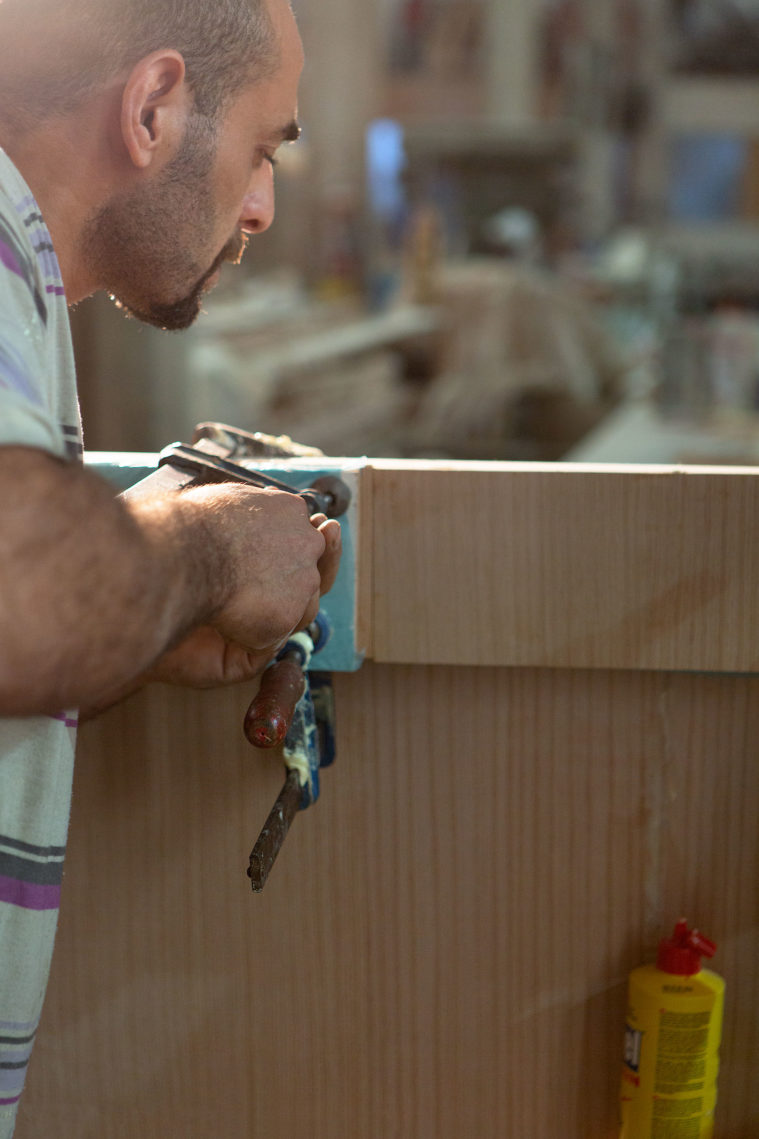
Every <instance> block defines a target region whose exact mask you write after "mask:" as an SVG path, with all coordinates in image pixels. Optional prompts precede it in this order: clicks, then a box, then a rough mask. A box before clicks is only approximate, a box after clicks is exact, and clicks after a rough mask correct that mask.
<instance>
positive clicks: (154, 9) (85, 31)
mask: <svg viewBox="0 0 759 1139" xmlns="http://www.w3.org/2000/svg"><path fill="white" fill-rule="evenodd" d="M4 17H7V18H8V19H9V20H10V28H11V29H12V28H13V26H14V21H15V26H16V28H17V30H18V29H19V28H20V29H21V31H22V32H26V35H27V42H28V37H29V34H30V29H32V28H34V29H38V30H35V31H34V43H35V46H37V45H38V46H39V48H40V59H41V60H42V61H43V64H44V65H43V66H42V67H41V68H40V69H39V73H38V74H35V68H34V67H33V66H30V61H29V59H28V58H27V59H26V62H25V67H24V68H23V70H19V71H18V72H17V73H16V74H15V75H14V74H13V72H14V71H15V68H14V67H13V65H12V61H11V64H10V75H9V72H8V68H4V67H3V66H2V65H3V64H4V63H5V60H4V59H3V55H4V53H3V50H2V43H1V41H2V38H3V36H2V25H3V24H4V23H5V22H6V20H5V19H4ZM46 17H48V18H47V19H46ZM25 24H26V27H25ZM45 29H47V35H46V31H45ZM51 29H53V31H51ZM53 34H55V35H56V36H57V43H55V44H51V43H47V42H46V40H48V39H52V36H53ZM11 44H12V37H11V38H10V41H9V40H6V45H7V46H8V47H9V48H10V46H11ZM168 48H173V49H175V50H176V51H178V52H180V53H181V54H182V56H183V57H184V60H185V66H186V68H187V82H188V85H189V87H190V89H191V90H192V93H193V96H194V100H195V110H196V111H197V113H198V114H201V115H204V116H207V117H209V118H216V117H217V116H218V114H219V113H220V111H221V110H222V109H223V107H224V106H225V105H226V103H227V102H229V100H230V99H231V98H233V97H234V96H235V95H236V94H237V93H238V92H239V91H240V89H241V88H242V87H244V86H245V85H246V84H247V83H248V82H253V81H255V80H258V79H266V78H267V77H269V76H270V75H271V74H272V72H273V71H275V70H276V67H277V64H278V61H279V51H278V41H277V36H276V33H275V30H274V26H273V23H272V20H271V17H270V15H269V12H268V8H267V3H266V0H0V72H2V71H5V76H6V81H5V82H4V80H3V77H2V74H0V94H2V95H4V96H5V97H6V98H10V101H11V105H14V104H15V105H16V106H17V109H18V110H19V111H20V112H23V111H24V110H26V112H27V113H30V114H32V116H33V117H34V118H36V119H39V118H45V117H47V116H48V115H54V114H56V113H66V112H69V111H71V110H73V109H75V108H76V107H77V106H78V105H79V103H80V102H81V100H82V99H83V98H84V97H86V96H87V95H88V94H90V93H91V92H93V91H94V90H96V89H97V88H98V87H99V86H100V85H102V84H104V83H106V82H107V81H108V80H109V79H110V78H111V77H112V76H115V75H118V74H120V73H121V72H123V71H125V70H128V69H131V67H133V66H134V65H135V64H136V63H137V62H138V61H139V60H140V59H142V58H144V57H145V56H146V55H149V54H150V53H151V52H154V51H159V50H161V49H168Z"/></svg>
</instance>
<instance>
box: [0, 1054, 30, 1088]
mask: <svg viewBox="0 0 759 1139" xmlns="http://www.w3.org/2000/svg"><path fill="white" fill-rule="evenodd" d="M28 1066H29V1061H28V1060H27V1062H26V1064H24V1066H23V1068H15V1069H11V1070H6V1071H0V1095H3V1094H5V1095H8V1094H10V1095H13V1094H14V1092H15V1093H16V1094H17V1095H20V1094H21V1089H22V1088H23V1086H24V1080H25V1079H26V1072H27V1068H28Z"/></svg>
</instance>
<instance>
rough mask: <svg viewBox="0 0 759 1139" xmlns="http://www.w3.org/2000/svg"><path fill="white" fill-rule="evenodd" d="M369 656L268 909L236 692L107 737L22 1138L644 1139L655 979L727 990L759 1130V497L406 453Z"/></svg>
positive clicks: (110, 727) (81, 797)
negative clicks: (635, 1025) (684, 943)
mask: <svg viewBox="0 0 759 1139" xmlns="http://www.w3.org/2000/svg"><path fill="white" fill-rule="evenodd" d="M363 479H364V487H363V491H362V500H363V503H362V505H363V511H362V512H363V519H364V531H363V536H362V550H363V557H362V560H361V563H360V566H361V568H360V588H361V593H362V597H363V603H362V613H363V617H364V628H363V632H362V634H361V635H362V636H363V637H364V639H365V647H366V649H367V655H368V660H367V663H366V664H365V666H364V667H363V669H362V670H361V671H360V672H358V673H356V674H352V675H349V674H345V675H340V676H338V677H337V678H336V680H337V695H338V717H339V741H338V742H339V753H338V762H337V765H336V766H335V767H334V768H333V769H332V770H330V771H328V772H325V775H324V779H323V793H322V798H321V800H320V801H319V803H318V804H317V805H316V806H315V807H314V808H313V809H312V810H311V811H309V812H307V813H305V814H303V815H302V816H300V817H299V818H298V819H297V820H296V822H295V824H294V827H293V830H292V832H291V834H290V836H289V837H288V839H287V842H286V845H285V847H284V849H283V852H282V854H281V856H280V860H279V861H278V863H277V865H276V867H275V869H274V871H273V873H272V876H271V879H270V881H269V883H268V885H267V886H266V889H265V890H264V893H263V894H262V895H260V896H253V895H252V894H251V893H250V891H249V888H248V882H247V879H246V877H245V866H246V864H247V856H248V853H249V850H250V847H251V845H252V840H253V839H254V838H255V835H256V833H257V831H258V829H259V826H260V824H261V822H262V821H263V818H264V817H265V814H266V812H267V810H268V808H269V806H270V804H271V802H272V801H273V798H274V796H275V795H276V793H277V791H278V789H279V786H280V784H281V780H282V774H281V768H280V767H279V766H278V765H277V764H274V763H272V762H271V760H270V759H268V760H267V759H264V758H261V757H260V756H258V755H255V756H254V755H253V754H252V753H251V751H250V749H249V747H248V745H247V744H246V743H245V741H244V739H243V737H242V733H241V728H240V723H241V707H243V706H244V705H245V703H246V700H245V698H244V695H241V693H240V692H238V691H232V692H225V693H216V694H214V693H205V694H190V693H184V692H180V691H174V690H168V689H156V690H154V691H152V692H147V693H144V694H141V695H140V696H138V697H137V698H135V699H133V700H132V701H130V702H129V703H127V704H125V705H124V706H122V707H120V708H117V709H115V710H113V711H112V712H111V713H109V714H108V715H106V716H105V717H103V718H102V719H101V720H100V721H98V722H96V723H94V724H92V725H89V726H88V727H86V728H85V729H83V730H82V733H81V747H80V754H79V760H78V775H77V783H76V792H75V801H74V813H73V819H72V831H71V841H70V849H69V855H68V861H67V873H66V881H65V886H64V902H63V913H62V918H61V927H60V934H59V939H58V945H57V950H56V957H55V962H54V969H53V977H52V983H51V988H50V991H49V996H48V1001H47V1006H46V1014H45V1017H44V1020H43V1027H42V1030H41V1033H40V1036H39V1040H38V1043H37V1046H36V1049H35V1056H34V1059H33V1062H32V1067H31V1072H30V1077H29V1082H28V1089H27V1093H26V1096H25V1100H24V1102H23V1105H22V1112H21V1120H20V1123H19V1127H18V1133H17V1134H18V1139H39V1137H40V1136H51V1137H52V1136H55V1139H169V1137H172V1139H174V1137H177V1139H475V1137H476V1139H558V1137H559V1136H561V1139H612V1137H613V1136H615V1133H616V1098H617V1088H618V1078H619V1070H620V1055H621V1048H622V1036H623V1028H624V1016H625V995H624V988H625V978H626V974H627V972H628V970H629V969H630V968H631V967H632V966H634V965H637V964H639V963H640V962H641V961H642V960H644V959H646V958H648V957H649V956H650V953H651V951H652V950H653V949H654V947H655V943H656V940H657V938H658V937H659V936H660V935H662V934H663V933H668V932H669V930H670V927H671V925H672V924H673V923H674V921H675V919H677V918H678V917H680V916H681V914H682V915H685V916H687V917H688V918H689V919H690V920H691V921H692V922H693V923H695V924H698V925H699V926H700V927H701V928H702V929H703V930H704V932H706V933H708V934H709V935H710V936H712V937H713V938H714V939H715V940H716V941H717V942H718V943H719V950H718V956H717V958H716V960H715V962H714V965H713V967H714V968H715V969H716V970H717V971H718V972H720V973H722V974H723V975H724V976H725V978H726V980H727V985H728V988H727V1010H726V1019H725V1032H724V1041H723V1051H722V1070H721V1073H720V1080H719V1103H718V1115H717V1121H718V1122H717V1131H716V1135H717V1136H718V1137H719V1139H755V1136H756V1135H757V1134H759V1085H758V1084H757V1081H756V1079H755V1065H756V1058H757V1056H759V980H758V974H759V970H757V962H758V961H759V892H758V891H757V879H758V877H759V826H758V825H757V818H758V817H759V764H758V763H757V759H756V757H757V750H758V741H759V675H756V674H757V673H758V672H759V476H758V475H757V474H756V473H755V471H754V470H737V469H724V468H722V469H714V470H711V469H696V468H691V469H680V470H676V469H667V468H642V467H638V468H628V469H616V468H583V467H572V466H560V465H557V466H550V467H548V466H546V467H540V466H514V465H495V464H460V465H457V466H451V465H450V464H447V465H442V464H421V463H418V464H409V463H391V462H376V463H373V464H370V466H369V467H368V468H367V470H366V471H365V472H364V475H363Z"/></svg>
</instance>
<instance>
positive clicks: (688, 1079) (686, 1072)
mask: <svg viewBox="0 0 759 1139" xmlns="http://www.w3.org/2000/svg"><path fill="white" fill-rule="evenodd" d="M709 1021H710V1013H709V1012H670V1011H663V1012H662V1013H661V1016H660V1017H659V1047H658V1050H657V1057H656V1074H655V1084H654V1092H655V1093H657V1094H658V1095H672V1094H675V1093H677V1092H689V1091H697V1090H698V1091H700V1090H701V1089H703V1086H704V1078H705V1075H706V1050H707V1045H708V1043H709ZM698 1110H699V1111H700V1110H701V1108H700V1106H699V1108H698Z"/></svg>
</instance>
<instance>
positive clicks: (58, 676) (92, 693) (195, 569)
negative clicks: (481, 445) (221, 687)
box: [0, 447, 340, 716]
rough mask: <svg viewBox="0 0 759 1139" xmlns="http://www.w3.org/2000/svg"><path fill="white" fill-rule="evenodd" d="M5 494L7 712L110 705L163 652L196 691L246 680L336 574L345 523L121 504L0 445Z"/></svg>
mask: <svg viewBox="0 0 759 1139" xmlns="http://www.w3.org/2000/svg"><path fill="white" fill-rule="evenodd" d="M0 484H2V486H3V496H2V499H0V531H2V535H3V542H2V553H1V554H0V714H2V715H6V716H32V715H39V714H45V713H52V714H55V713H57V712H60V711H61V710H62V709H66V708H76V707H80V708H84V709H89V710H91V711H92V710H96V709H100V708H103V707H106V706H107V705H108V704H109V703H113V702H114V700H115V699H116V698H117V697H118V696H121V695H126V694H127V693H128V692H129V691H134V690H135V689H136V688H137V687H139V686H140V685H141V683H142V682H143V678H144V677H145V676H146V674H148V673H149V672H152V670H155V669H156V662H157V661H158V660H159V659H161V658H164V657H165V667H166V669H167V670H170V666H171V668H173V670H174V675H175V677H176V678H179V676H180V674H183V675H184V677H185V678H186V680H187V681H190V679H191V678H193V679H192V681H191V682H192V683H196V684H197V683H201V684H206V685H207V684H210V683H216V682H218V681H220V682H222V683H223V682H225V681H228V680H231V679H235V678H237V679H243V678H245V677H249V676H251V675H255V673H256V672H258V671H260V670H261V668H262V667H263V665H264V664H265V663H266V661H267V660H268V659H269V658H270V657H271V656H272V655H273V654H274V651H275V650H276V648H277V646H278V645H280V644H281V643H282V642H283V641H284V640H285V639H286V638H287V637H288V635H289V634H290V633H291V632H292V631H293V630H294V629H296V628H298V627H300V626H302V625H304V624H308V623H309V622H310V621H311V620H312V619H313V617H314V616H315V615H316V612H317V610H318V605H319V596H320V594H321V592H322V591H326V589H328V588H329V586H330V585H331V584H332V582H333V581H334V578H335V575H336V573H337V567H338V564H339V558H340V528H339V526H338V524H337V523H336V522H327V521H326V520H325V519H324V518H320V519H314V520H310V519H309V517H308V513H307V510H306V506H305V503H304V502H303V500H302V499H301V498H300V497H299V496H297V495H293V494H288V493H285V492H282V491H270V490H258V489H256V488H252V487H247V486H243V485H241V484H220V485H219V484H216V485H214V486H206V487H198V488H196V489H192V490H188V491H183V492H180V493H175V494H164V495H161V496H157V497H156V498H149V499H135V500H133V501H128V500H125V499H119V498H116V497H115V496H114V494H113V489H112V488H111V487H110V486H108V485H107V484H106V483H105V482H104V481H103V480H102V479H99V478H98V477H97V476H96V475H94V474H92V472H90V471H87V470H86V469H83V468H81V467H78V466H76V465H74V464H67V463H63V462H61V461H59V460H57V459H54V458H53V457H52V456H50V455H47V454H45V453H44V452H41V451H35V450H33V449H31V448H23V447H2V448H0ZM207 628H210V629H211V630H213V631H214V632H215V634H216V636H214V637H211V636H210V635H209V633H208V632H200V633H196V635H195V637H193V638H190V634H191V633H193V631H194V630H199V629H200V630H204V629H207ZM183 642H185V644H186V645H187V646H188V647H186V648H184V650H183V653H184V655H183V657H182V659H183V662H184V663H183V664H182V667H181V669H180V653H179V650H178V648H177V646H179V645H181V644H182V643H183ZM166 654H168V655H166ZM190 661H192V665H191V664H190ZM156 671H158V670H156Z"/></svg>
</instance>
